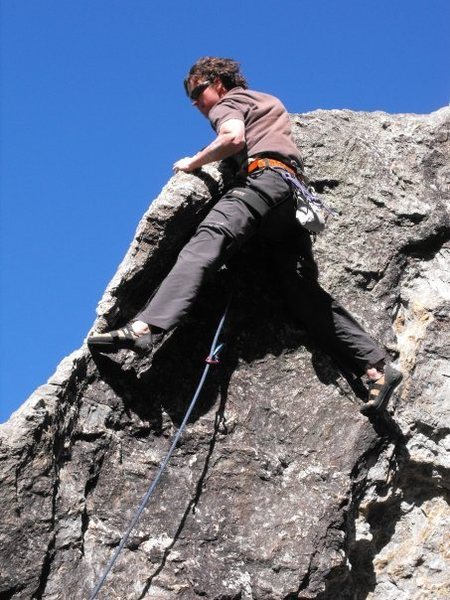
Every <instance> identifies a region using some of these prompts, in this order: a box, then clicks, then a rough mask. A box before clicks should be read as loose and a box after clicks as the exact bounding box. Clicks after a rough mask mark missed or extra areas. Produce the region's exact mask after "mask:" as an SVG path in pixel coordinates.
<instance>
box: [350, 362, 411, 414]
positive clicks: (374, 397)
mask: <svg viewBox="0 0 450 600" xmlns="http://www.w3.org/2000/svg"><path fill="white" fill-rule="evenodd" d="M402 379H403V375H402V374H401V373H400V371H397V369H394V367H393V366H392V365H389V364H388V365H386V366H385V367H384V372H383V375H382V376H381V377H380V378H379V379H377V380H375V381H371V382H370V383H369V398H368V400H367V402H366V403H365V404H364V405H363V406H362V407H361V408H360V412H361V413H362V414H363V415H371V414H374V413H379V412H381V411H382V410H383V409H384V408H385V407H386V406H387V403H388V402H389V399H390V397H391V396H392V394H393V393H394V390H395V388H396V387H397V386H398V385H399V383H400V382H401V380H402Z"/></svg>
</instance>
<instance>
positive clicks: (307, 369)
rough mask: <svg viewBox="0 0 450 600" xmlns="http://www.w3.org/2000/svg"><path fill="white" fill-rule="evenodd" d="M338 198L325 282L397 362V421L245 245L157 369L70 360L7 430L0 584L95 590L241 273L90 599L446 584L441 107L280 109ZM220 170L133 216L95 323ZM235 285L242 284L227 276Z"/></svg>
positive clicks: (314, 593) (322, 594) (323, 242)
mask: <svg viewBox="0 0 450 600" xmlns="http://www.w3.org/2000/svg"><path fill="white" fill-rule="evenodd" d="M292 121H293V125H294V131H295V138H296V142H297V144H298V146H299V147H300V149H301V151H302V153H303V155H304V157H305V162H306V166H307V169H308V173H309V175H310V176H311V177H312V179H313V180H315V183H316V186H317V188H318V189H320V190H321V191H322V192H323V193H324V194H325V195H326V197H327V200H328V201H329V202H330V203H332V204H333V205H334V206H335V207H336V208H337V209H338V210H339V211H340V212H341V217H339V218H336V219H334V220H333V221H332V222H331V223H330V224H329V227H328V229H327V231H326V233H325V234H323V235H321V236H320V237H319V238H318V240H317V243H316V245H315V249H316V256H317V259H318V263H319V267H320V273H321V281H322V282H323V285H324V286H325V287H326V288H327V289H329V290H330V291H331V292H332V293H333V294H334V295H335V296H337V297H338V298H339V299H341V300H342V302H343V304H344V305H345V306H346V307H348V308H349V309H350V310H351V311H352V312H353V313H354V314H355V316H357V318H358V319H359V320H360V321H362V322H363V323H364V324H365V325H366V327H367V328H368V329H369V330H370V331H372V332H373V333H374V335H375V336H376V337H377V338H378V339H379V340H380V341H381V342H382V343H383V344H384V345H385V346H386V347H387V348H388V350H389V352H390V354H391V355H392V357H393V358H397V359H398V362H399V364H400V365H401V367H402V369H403V371H404V374H405V379H404V384H403V386H402V388H401V390H400V393H399V394H398V395H397V397H396V399H395V400H394V402H393V403H392V406H391V408H390V414H389V415H388V414H386V415H384V416H382V417H379V418H376V419H373V420H372V421H368V420H367V419H365V418H364V417H362V416H361V415H360V414H359V411H358V407H359V405H360V402H361V400H360V397H359V396H360V393H361V384H359V383H358V382H357V381H353V380H352V379H351V378H350V377H347V379H346V378H344V377H343V376H342V375H341V374H340V372H339V371H338V369H337V367H336V366H335V365H334V364H333V363H332V361H331V360H330V359H329V358H328V356H327V355H326V354H325V352H323V350H319V349H317V348H314V347H313V346H312V345H311V344H310V342H309V340H308V339H307V338H306V337H305V334H304V332H303V331H302V329H301V325H300V324H298V323H293V322H291V321H290V319H289V317H288V316H287V314H286V310H285V307H284V304H283V300H282V298H280V297H279V295H278V293H277V289H276V286H275V285H274V284H273V282H272V281H271V280H270V275H268V274H267V273H266V272H265V270H264V264H261V262H260V261H258V260H257V258H258V254H257V250H256V249H255V248H253V249H252V247H249V249H248V251H247V252H246V253H245V255H244V256H243V257H242V258H241V259H240V260H239V261H238V263H239V269H238V275H236V271H235V269H234V268H229V269H224V270H222V271H221V272H219V273H218V274H217V277H216V278H215V280H214V281H213V282H211V285H210V286H209V287H208V289H205V291H204V293H203V294H202V296H201V297H200V298H199V301H198V303H197V305H196V307H195V309H194V310H193V312H192V314H191V315H190V317H189V319H188V320H187V321H186V322H185V323H184V324H183V325H182V326H180V327H179V328H177V330H176V331H175V332H173V334H172V335H171V336H170V337H169V338H168V339H167V341H166V342H165V343H164V345H163V346H162V348H161V349H160V350H159V351H158V352H157V354H156V355H155V357H154V359H153V362H152V364H150V361H149V360H148V359H143V358H138V357H136V356H135V355H133V354H132V353H129V352H126V351H122V352H120V353H118V354H113V355H107V356H101V355H99V356H96V357H92V356H91V355H90V353H89V352H88V351H87V349H86V347H85V346H83V348H82V349H81V350H79V351H77V352H75V353H74V354H72V355H71V356H70V357H68V358H67V359H65V360H64V361H63V362H62V363H61V365H60V366H59V367H58V370H57V372H56V373H55V375H54V376H53V377H52V378H51V379H50V380H49V382H48V383H47V384H46V385H44V386H42V387H40V388H39V389H38V390H37V391H36V392H35V393H34V394H33V395H32V396H31V398H30V399H29V400H28V401H27V403H26V404H25V405H24V406H23V407H22V408H21V409H20V410H19V411H17V413H15V415H13V417H12V418H11V419H10V421H9V422H8V423H6V424H5V425H2V426H1V428H0V444H1V447H0V450H1V453H0V461H1V462H0V477H1V484H2V485H1V488H0V489H1V492H0V493H1V499H2V503H1V505H2V517H1V518H2V527H1V531H0V546H1V557H0V569H1V579H0V598H2V599H7V598H11V599H12V598H14V599H23V600H25V599H31V598H35V599H45V600H55V599H60V598H61V599H62V598H64V599H66V598H76V599H78V598H80V599H81V598H88V597H89V594H90V592H91V591H92V589H93V588H94V586H95V583H96V582H97V580H98V579H99V577H100V575H101V574H102V572H103V570H104V568H105V566H106V564H107V562H108V560H109V559H110V557H111V555H112V552H113V551H114V548H115V547H117V544H118V543H119V541H120V539H121V536H122V533H123V531H124V530H125V529H126V527H127V526H128V523H129V522H130V520H131V518H132V516H133V514H134V511H135V510H136V508H137V506H138V504H139V502H140V500H141V498H142V496H143V495H144V493H145V492H146V490H147V487H148V485H149V482H150V481H151V479H152V478H153V476H154V475H155V473H156V471H157V469H158V466H159V464H160V462H161V461H162V459H163V458H164V456H165V453H166V452H167V450H168V448H169V446H170V442H171V439H172V437H173V434H174V431H175V428H176V427H177V426H178V425H179V424H180V422H181V420H182V418H183V415H184V412H185V410H186V408H187V405H188V403H189V401H190V399H191V395H192V393H193V391H194V389H195V387H196V384H197V381H198V378H199V376H200V374H201V372H202V369H203V359H204V356H205V355H206V354H207V352H208V349H209V345H210V342H211V338H212V334H213V331H214V329H215V327H216V324H217V322H218V320H219V318H220V316H221V314H222V311H223V308H224V305H225V304H226V302H227V298H228V290H229V289H230V288H231V287H233V286H234V285H236V292H235V296H234V298H233V302H232V306H231V313H230V317H229V319H228V321H227V325H226V331H225V335H224V337H225V339H226V341H227V347H226V349H225V351H224V354H223V358H222V364H221V366H220V367H218V368H216V369H215V370H214V371H213V372H212V374H211V377H210V378H209V379H208V382H207V385H206V387H205V390H204V391H203V393H202V395H201V397H200V399H199V402H198V404H197V406H196V408H195V411H194V414H193V415H192V417H191V422H190V424H189V425H188V428H187V430H186V432H185V433H184V434H183V436H182V439H181V441H180V443H179V446H178V448H177V450H176V452H175V455H174V457H173V459H172V460H171V462H170V464H169V467H168V469H167V471H166V473H165V474H164V476H163V479H162V481H161V483H160V485H159V486H158V488H157V489H156V492H155V495H154V497H153V498H152V500H151V502H150V504H149V506H148V508H147V509H146V511H145V513H144V515H143V517H142V519H141V520H140V522H139V523H138V525H137V527H136V528H135V530H134V531H133V533H132V535H131V537H130V540H129V542H128V543H127V545H126V547H125V549H124V550H123V552H122V554H121V556H120V558H119V560H118V562H117V563H116V565H115V567H114V570H113V572H112V573H111V574H110V576H109V577H108V579H107V580H106V583H105V587H104V588H103V590H102V591H101V592H100V595H99V597H100V598H118V599H119V598H120V599H125V598H126V599H138V598H155V599H158V600H163V599H169V598H180V599H183V600H191V599H195V598H208V599H211V600H212V599H214V600H226V599H229V600H231V599H241V600H250V599H255V600H282V599H283V600H291V599H294V598H305V599H306V598H316V599H320V600H331V599H333V600H335V599H343V600H346V599H347V598H348V599H358V600H360V599H361V600H362V599H364V598H369V597H370V598H373V599H383V600H385V599H389V598H395V599H396V600H398V599H399V598H400V599H405V600H406V599H408V600H412V599H417V600H418V599H424V598H430V599H431V598H433V599H441V598H442V599H444V598H448V597H449V596H450V588H449V583H448V575H447V574H448V572H449V568H450V559H449V556H450V551H449V545H448V544H449V542H448V535H447V532H448V529H449V524H450V509H449V506H448V499H449V488H450V479H449V471H450V459H449V450H450V426H449V422H450V421H449V416H450V383H449V382H450V366H449V361H448V359H449V355H450V333H449V327H450V325H449V316H448V307H449V301H450V275H449V273H450V242H449V240H450V215H449V189H450V166H449V164H450V163H449V158H450V151H449V146H450V142H449V121H450V109H448V108H446V109H442V110H440V111H438V112H436V113H433V114H431V115H427V116H417V115H387V114H384V113H371V114H368V113H353V112H350V111H326V112H325V111H317V112H314V113H309V114H306V115H298V116H293V117H292ZM228 178H229V174H228V173H227V172H226V171H224V172H222V173H221V172H220V171H218V170H217V169H216V168H215V167H210V168H208V169H205V170H204V171H202V173H201V174H200V175H199V176H197V175H184V174H180V175H177V176H176V177H174V178H173V179H172V180H171V181H170V182H169V184H168V185H167V186H166V187H165V188H164V190H163V191H162V193H161V195H160V196H159V197H158V198H157V199H156V200H155V202H153V203H152V206H151V208H150V209H149V211H148V212H147V213H146V215H144V218H143V219H142V221H141V223H140V225H139V227H138V230H137V233H136V237H135V239H134V241H133V243H132V245H131V247H130V250H129V252H128V254H127V256H126V257H125V259H124V261H123V263H122V264H121V265H120V267H119V270H118V272H117V274H116V276H115V277H114V279H113V280H112V282H111V284H110V285H109V286H108V289H107V290H106V292H105V295H104V297H103V299H102V301H101V302H100V304H99V310H98V312H99V316H98V321H97V323H96V327H98V328H100V329H101V328H106V327H111V326H116V325H117V326H118V325H122V324H123V323H125V322H126V321H127V320H128V319H129V318H130V317H132V316H133V315H134V314H135V313H136V312H137V311H138V309H139V308H140V307H141V306H142V305H143V303H144V302H145V300H146V298H147V297H148V296H149V295H150V293H151V291H152V290H153V289H154V288H155V287H156V286H157V285H158V284H159V282H160V281H161V279H162V278H163V277H164V275H165V273H166V272H167V271H168V270H169V268H170V266H171V264H172V263H173V262H174V260H175V259H176V256H177V254H178V252H179V250H180V249H181V247H182V245H183V243H184V242H185V241H186V239H187V238H188V237H189V235H190V234H191V232H192V230H193V228H194V227H195V225H196V223H197V222H198V221H199V219H200V218H201V216H202V214H204V211H205V210H206V209H207V207H208V206H209V205H210V203H211V202H213V201H214V199H215V198H216V197H217V194H218V193H220V191H221V189H222V188H223V186H224V185H227V181H228ZM236 278H237V283H235V280H236Z"/></svg>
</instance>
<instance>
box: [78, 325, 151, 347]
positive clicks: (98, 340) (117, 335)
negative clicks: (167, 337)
mask: <svg viewBox="0 0 450 600" xmlns="http://www.w3.org/2000/svg"><path fill="white" fill-rule="evenodd" d="M160 337H161V335H160V334H158V335H154V334H152V333H151V332H149V333H145V334H143V335H142V334H137V333H135V332H134V331H133V329H132V327H131V325H130V324H129V325H125V327H122V328H121V329H115V330H114V331H109V332H107V333H96V334H94V335H91V336H89V337H88V339H87V344H88V346H89V348H91V349H93V350H100V351H102V350H103V351H110V352H111V351H113V352H114V351H116V350H120V349H121V348H126V349H128V350H134V351H135V352H142V351H150V350H151V349H152V348H153V346H154V344H155V342H156V341H157V339H156V338H160Z"/></svg>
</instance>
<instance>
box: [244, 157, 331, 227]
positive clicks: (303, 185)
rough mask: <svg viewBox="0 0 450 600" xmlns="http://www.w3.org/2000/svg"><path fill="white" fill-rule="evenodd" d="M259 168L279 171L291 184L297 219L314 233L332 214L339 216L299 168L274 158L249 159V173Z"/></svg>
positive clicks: (323, 225)
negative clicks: (317, 192)
mask: <svg viewBox="0 0 450 600" xmlns="http://www.w3.org/2000/svg"><path fill="white" fill-rule="evenodd" d="M259 169H271V170H272V171H275V172H276V173H279V174H280V175H281V177H282V178H283V179H284V180H285V181H286V183H287V184H288V185H289V186H290V188H291V190H292V192H293V195H294V198H295V201H296V213H295V217H296V219H297V221H298V222H299V223H300V224H301V225H302V226H303V227H305V229H308V230H309V231H311V232H313V233H320V232H321V231H323V230H324V229H325V224H326V221H327V219H328V217H329V216H330V215H333V216H337V215H338V212H337V211H335V210H334V209H333V208H331V207H330V206H327V204H325V202H324V201H323V200H322V198H320V196H318V195H317V194H316V191H315V190H314V188H313V187H312V186H311V184H310V183H309V180H308V179H307V178H306V177H305V175H303V174H300V173H299V172H298V169H296V168H292V167H290V166H288V165H286V164H285V163H283V162H281V161H280V160H276V159H273V158H255V159H249V164H248V166H247V171H248V173H253V172H254V171H256V170H259Z"/></svg>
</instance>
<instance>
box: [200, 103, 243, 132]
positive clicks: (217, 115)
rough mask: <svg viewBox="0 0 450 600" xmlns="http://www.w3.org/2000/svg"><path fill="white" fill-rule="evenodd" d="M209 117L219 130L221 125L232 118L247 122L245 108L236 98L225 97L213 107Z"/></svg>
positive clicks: (214, 126) (215, 128) (216, 129)
mask: <svg viewBox="0 0 450 600" xmlns="http://www.w3.org/2000/svg"><path fill="white" fill-rule="evenodd" d="M208 118H209V120H210V122H211V125H212V126H213V128H214V130H215V131H216V132H217V131H219V129H220V127H221V125H222V124H223V123H225V121H229V120H230V119H239V120H240V121H243V122H244V123H245V110H244V107H243V106H242V105H241V103H240V102H239V101H237V99H236V98H227V97H225V98H223V99H222V100H220V101H219V102H218V103H217V104H216V105H215V106H213V107H212V109H211V110H210V112H209V115H208Z"/></svg>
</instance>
